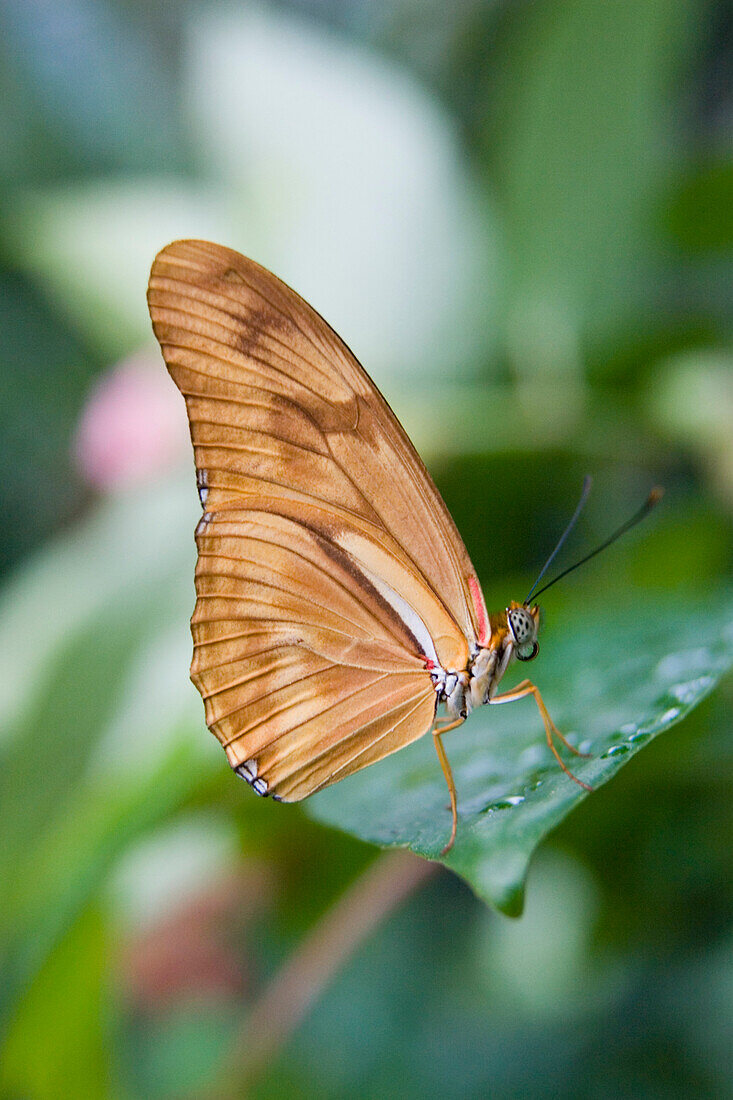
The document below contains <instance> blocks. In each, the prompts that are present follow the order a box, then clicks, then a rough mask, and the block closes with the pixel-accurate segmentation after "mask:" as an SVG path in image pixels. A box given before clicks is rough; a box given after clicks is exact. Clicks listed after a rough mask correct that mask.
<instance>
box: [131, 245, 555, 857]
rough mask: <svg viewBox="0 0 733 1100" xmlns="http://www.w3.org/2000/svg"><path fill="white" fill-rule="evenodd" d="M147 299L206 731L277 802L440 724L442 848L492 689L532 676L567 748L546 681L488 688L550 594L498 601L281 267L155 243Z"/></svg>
mask: <svg viewBox="0 0 733 1100" xmlns="http://www.w3.org/2000/svg"><path fill="white" fill-rule="evenodd" d="M148 303H149V308H150V313H151V317H152V320H153V327H154V331H155V334H156V336H157V338H158V341H159V343H160V345H161V348H162V351H163V355H164V357H165V361H166V364H167V366H168V370H169V372H170V374H171V376H172V377H173V379H174V381H175V383H176V385H177V386H178V388H179V390H180V391H181V393H182V394H183V396H184V397H185V399H186V406H187V412H188V418H189V424H190V429H191V439H192V442H193V447H194V456H195V464H196V480H197V487H198V492H199V498H200V501H201V507H202V515H201V518H200V520H199V522H198V525H197V527H196V543H197V546H198V562H197V566H196V594H197V600H196V607H195V610H194V614H193V617H192V620H191V629H192V634H193V641H194V656H193V661H192V665H191V678H192V679H193V681H194V683H195V684H196V686H197V688H198V689H199V691H200V692H201V695H202V697H203V699H204V704H205V712H206V721H207V724H208V726H209V728H210V729H211V731H212V732H213V733H214V734H215V736H216V737H217V738H218V739H219V741H220V742H221V743H222V745H223V746H224V749H225V751H226V754H227V757H228V760H229V763H230V764H231V766H232V768H234V770H235V771H236V772H237V773H238V774H239V775H240V776H242V778H244V779H245V780H246V781H247V782H248V783H249V784H250V785H251V786H252V788H253V789H254V790H255V791H256V792H257V793H258V794H261V795H273V796H274V797H275V798H277V799H280V800H282V801H297V800H299V799H302V798H306V797H307V796H308V795H310V794H312V793H313V792H314V791H317V790H320V789H321V788H323V787H325V786H327V785H329V784H331V783H335V782H337V781H338V780H340V779H342V778H344V777H345V776H348V775H350V774H352V773H354V772H356V771H359V770H360V769H361V768H364V767H366V766H367V765H369V764H371V763H374V762H375V761H377V760H380V759H382V758H383V757H384V756H387V755H388V754H390V753H392V752H395V751H397V750H398V749H400V748H402V747H404V746H405V745H408V744H410V743H411V742H412V741H414V740H417V739H418V738H419V737H422V736H424V734H426V733H428V732H431V731H432V733H433V736H434V738H435V745H436V749H437V751H438V756H439V759H440V762H441V766H442V767H443V771H444V773H445V775H446V779H447V781H448V786H449V790H450V792H451V803H452V807H453V830H452V834H451V840H450V842H449V846H450V844H451V843H452V841H453V837H454V836H455V827H456V820H457V811H456V796H455V786H454V784H453V779H452V775H451V773H450V767H449V765H448V762H447V758H446V757H445V753H444V751H443V747H442V743H441V741H440V737H441V734H442V733H443V732H445V730H446V729H448V728H453V727H454V726H457V725H459V724H461V723H462V722H463V721H464V720H465V718H466V717H467V716H468V714H469V713H470V711H471V710H472V709H474V708H475V707H477V706H479V705H482V704H483V703H487V702H488V703H494V702H503V701H509V699H510V698H522V697H523V696H524V695H527V694H534V695H535V698H536V699H537V702H538V705H539V706H540V711H541V713H542V715H543V721H544V722H545V730H546V733H547V738H548V743H549V744H550V747H551V749H552V751H553V752H554V753H555V755H556V756H557V751H556V749H555V747H554V745H553V744H552V733H553V732H557V731H556V730H555V727H554V726H553V725H552V723H551V721H550V719H549V716H548V715H547V714H546V711H545V709H544V704H542V702H541V699H540V698H539V693H538V692H537V689H536V688H535V687H534V685H532V684H530V683H529V681H523V682H522V683H521V684H520V685H518V686H517V687H516V688H515V689H513V691H512V692H509V693H506V694H504V695H501V696H499V695H497V687H498V684H499V681H500V680H501V678H502V676H503V675H504V672H505V671H506V669H507V667H508V665H509V663H510V662H511V660H512V659H513V657H515V656H516V657H518V658H519V659H520V660H529V659H531V658H532V657H533V656H535V655H536V652H537V645H536V633H537V627H538V622H539V619H538V616H539V612H538V609H537V608H536V607H529V606H526V605H523V604H511V605H510V606H509V608H507V610H506V611H504V612H501V613H500V614H499V615H497V616H491V617H490V616H489V615H488V613H487V611H486V605H485V602H484V597H483V594H482V592H481V587H480V584H479V582H478V578H477V576H476V573H475V570H474V568H473V565H472V564H471V561H470V558H469V556H468V553H467V551H466V548H465V546H464V545H463V542H462V540H461V537H460V535H459V533H458V531H457V529H456V527H455V524H454V523H453V520H452V518H451V516H450V513H449V512H448V510H447V508H446V507H445V504H444V503H443V501H442V498H441V497H440V494H439V493H438V490H437V489H436V487H435V485H434V483H433V481H432V479H431V478H430V475H429V474H428V472H427V470H426V469H425V467H424V465H423V464H422V462H421V460H420V458H419V456H418V454H417V452H416V451H415V449H414V447H413V446H412V444H411V443H410V440H409V439H408V437H407V436H406V434H405V432H404V431H403V429H402V427H401V425H400V424H399V422H398V421H397V419H396V417H395V416H394V414H393V413H392V411H391V409H390V408H389V406H388V405H387V403H386V401H385V400H384V398H383V397H382V395H381V394H380V393H379V391H378V390H377V388H376V386H375V385H374V383H373V382H372V381H371V379H370V378H369V377H368V375H367V374H366V373H365V372H364V370H363V368H362V367H361V366H360V364H359V363H358V362H357V360H356V359H355V357H354V356H353V354H352V353H351V352H350V350H349V349H348V348H347V347H346V345H345V344H344V343H343V341H341V340H340V338H339V337H338V336H337V335H336V333H335V332H334V331H333V330H332V329H331V328H330V327H329V326H328V325H327V324H326V322H325V321H324V320H323V318H321V317H320V316H319V315H318V314H317V313H316V312H315V311H314V310H313V309H312V308H311V307H310V306H309V305H308V304H307V303H306V302H304V301H303V299H302V298H300V297H299V296H298V295H297V294H296V293H295V292H294V291H292V290H291V289H290V288H289V287H287V286H286V285H285V284H284V283H282V282H281V281H280V280H279V279H278V278H276V276H274V275H272V274H271V273H270V272H268V271H266V270H265V269H264V268H262V267H260V266H259V265H258V264H256V263H254V262H253V261H252V260H248V259H246V258H245V257H243V256H240V255H239V254H238V253H236V252H233V251H232V250H231V249H227V248H223V247H222V246H220V245H215V244H211V243H209V242H206V241H177V242H174V243H173V244H171V245H169V246H168V247H167V248H165V249H163V251H162V252H161V253H159V255H158V256H157V257H156V260H155V262H154V264H153V268H152V271H151V276H150V284H149V288H148ZM441 705H442V706H443V707H444V711H445V715H444V717H445V721H446V722H447V724H444V725H443V726H442V727H441V726H439V725H438V724H437V722H436V715H437V711H438V708H439V707H440V706H441ZM558 759H559V757H558ZM561 765H562V762H561ZM562 766H563V767H564V765H562Z"/></svg>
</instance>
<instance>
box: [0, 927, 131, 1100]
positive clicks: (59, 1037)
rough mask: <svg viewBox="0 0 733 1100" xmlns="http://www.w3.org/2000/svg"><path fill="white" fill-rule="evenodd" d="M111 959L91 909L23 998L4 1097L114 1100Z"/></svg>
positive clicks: (6, 1051) (6, 1056)
mask: <svg viewBox="0 0 733 1100" xmlns="http://www.w3.org/2000/svg"><path fill="white" fill-rule="evenodd" d="M109 954H110V945H109V942H108V939H107V933H106V929H105V926H104V921H103V919H102V917H101V915H100V913H99V912H98V911H97V910H96V909H95V908H89V909H87V910H85V911H84V913H83V914H82V915H81V917H80V918H79V919H78V920H77V921H76V922H75V923H74V925H73V926H72V927H71V928H70V929H69V930H68V932H67V934H66V935H65V936H64V938H63V939H62V940H61V941H60V942H59V944H58V945H57V946H56V948H55V950H54V951H53V952H52V954H51V955H50V956H49V958H48V959H47V960H46V963H45V965H44V966H43V968H42V970H41V971H40V972H39V973H38V975H37V976H36V979H35V981H33V982H32V983H31V985H30V987H29V988H28V989H27V990H26V991H25V993H24V996H23V999H22V1001H21V1003H20V1006H19V1008H18V1011H17V1012H16V1014H15V1016H14V1019H13V1022H12V1025H11V1028H10V1031H9V1034H8V1038H7V1041H6V1043H5V1044H4V1046H3V1058H2V1069H1V1070H0V1093H1V1094H2V1095H3V1096H25V1097H28V1100H31V1098H33V1100H54V1097H59V1096H74V1097H76V1098H77V1100H105V1098H106V1097H109V1096H112V1095H113V1090H112V1087H111V1080H110V1077H111V1067H110V1065H109V1031H110V1025H111V1023H112V1019H111V1017H112V1016H113V1010H112V1008H111V1006H110V1004H109V1003H108V1001H107V1002H106V1001H105V983H106V979H107V971H108V967H109ZM39 1038H40V1042H41V1045H42V1051H40V1050H39Z"/></svg>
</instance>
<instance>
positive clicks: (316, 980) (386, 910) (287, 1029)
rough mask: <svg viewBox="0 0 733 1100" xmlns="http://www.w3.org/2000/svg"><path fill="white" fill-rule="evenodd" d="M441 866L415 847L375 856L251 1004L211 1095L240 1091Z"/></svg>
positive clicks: (210, 1092)
mask: <svg viewBox="0 0 733 1100" xmlns="http://www.w3.org/2000/svg"><path fill="white" fill-rule="evenodd" d="M438 868H439V864H437V863H429V862H428V861H427V860H424V859H420V858H419V857H418V856H414V855H412V854H411V853H409V852H387V853H385V854H384V855H382V856H380V857H379V858H378V859H376V860H375V861H374V862H373V863H372V864H370V866H369V867H368V868H367V869H366V871H364V873H363V874H362V875H360V876H359V878H358V879H357V880H356V881H355V882H354V883H352V885H351V886H350V887H349V888H348V889H347V890H346V891H345V893H344V894H342V896H341V897H340V898H339V899H338V900H337V901H336V902H335V903H334V904H333V905H332V906H331V908H330V909H328V910H327V912H326V913H325V915H324V916H323V917H322V918H321V920H319V922H318V923H317V924H316V926H315V927H314V928H313V929H312V930H311V931H310V932H309V933H308V935H307V936H306V937H305V938H304V940H303V941H302V942H301V943H300V945H299V946H298V947H297V948H296V950H295V951H294V953H293V954H292V955H291V956H290V958H289V959H287V960H286V962H285V963H284V964H283V966H282V967H281V968H280V970H279V971H278V973H277V974H276V975H275V977H274V978H273V980H272V981H271V982H270V984H269V985H268V986H267V987H266V988H265V990H264V991H263V993H262V995H261V996H260V997H259V999H258V1000H256V1001H255V1002H254V1004H253V1005H252V1006H251V1008H250V1010H249V1012H248V1013H247V1017H246V1019H245V1022H244V1026H243V1027H242V1029H241V1031H240V1033H239V1034H238V1036H237V1038H236V1040H235V1043H234V1048H233V1050H232V1052H231V1054H230V1056H229V1058H228V1059H227V1060H226V1062H225V1064H224V1066H223V1067H222V1071H221V1073H220V1074H219V1075H218V1079H217V1080H216V1081H215V1082H214V1086H213V1088H212V1089H211V1091H209V1092H207V1095H209V1096H211V1097H214V1096H215V1097H217V1098H218V1100H221V1098H222V1097H225V1096H237V1097H240V1098H241V1097H242V1096H244V1095H246V1094H247V1092H248V1091H249V1088H250V1086H251V1085H252V1084H253V1083H254V1082H255V1081H256V1080H257V1079H258V1078H259V1076H260V1074H261V1073H262V1072H263V1071H264V1070H265V1069H266V1067H267V1066H268V1064H269V1063H270V1062H271V1061H272V1060H273V1058H275V1057H276V1056H277V1052H278V1051H279V1049H280V1048H281V1047H282V1046H283V1044H284V1043H286V1042H287V1040H288V1038H289V1037H290V1035H291V1034H292V1033H293V1031H295V1029H296V1028H297V1026H298V1024H299V1023H300V1022H301V1020H302V1019H303V1017H304V1016H305V1015H306V1014H307V1012H308V1010H309V1008H310V1007H311V1005H312V1004H313V1003H314V1002H315V1001H317V1000H318V998H319V997H320V996H321V994H322V993H323V990H324V989H325V987H326V986H327V985H328V983H329V982H330V980H331V978H332V977H333V976H334V974H336V973H337V971H338V970H339V968H340V967H341V966H342V965H343V964H344V963H345V962H346V961H347V959H348V958H349V957H350V956H351V955H352V954H353V953H354V951H356V949H357V948H358V947H359V946H360V945H361V944H362V943H363V941H364V940H365V939H367V938H368V937H369V935H370V933H371V932H373V931H374V929H375V928H377V926H378V925H379V924H380V922H381V921H382V920H384V918H385V917H388V916H389V915H390V914H391V913H392V912H394V910H395V909H397V908H398V907H399V906H400V905H401V904H402V903H403V902H404V901H405V900H406V899H407V898H408V897H409V896H410V894H412V893H413V891H414V890H416V889H417V888H418V887H419V886H421V885H422V884H423V883H424V882H425V881H426V880H427V879H428V878H429V877H430V876H431V875H432V874H434V873H435V871H437V870H438Z"/></svg>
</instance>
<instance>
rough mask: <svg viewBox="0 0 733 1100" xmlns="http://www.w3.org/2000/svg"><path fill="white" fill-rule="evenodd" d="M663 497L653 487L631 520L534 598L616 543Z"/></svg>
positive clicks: (658, 487)
mask: <svg viewBox="0 0 733 1100" xmlns="http://www.w3.org/2000/svg"><path fill="white" fill-rule="evenodd" d="M663 496H664V489H663V488H662V487H661V485H655V486H654V488H653V489H652V491H651V493H650V494H649V496H648V497H647V498H646V500H645V501H644V503H643V504H642V506H641V508H640V509H639V511H638V512H635V513H634V515H633V516H632V517H631V519H627V520H626V523H622V524H621V526H620V527H619V529H618V530H617V531H614V532H613V534H612V535H609V537H608V538H607V539H606V541H605V542H602V543H601V545H600V546H597V547H596V548H595V550H591V552H590V554H586V555H585V557H584V558H581V559H580V561H576V562H575V564H574V565H570V566H568V568H567V569H563V571H562V573H558V575H557V576H556V577H555V578H554V580H551V581H550V583H549V584H546V585H545V586H544V588H540V590H539V592H535V596H539V595H540V594H541V593H542V592H546V591H547V589H548V588H551V587H552V586H553V584H557V582H558V581H559V580H562V578H563V577H567V575H568V573H572V572H573V570H574V569H578V568H579V567H580V566H581V565H585V563H586V562H587V561H590V559H591V558H594V557H595V556H596V554H600V553H601V551H602V550H605V549H606V548H607V547H609V546H610V545H611V543H613V542H615V541H616V539H620V538H621V536H622V535H625V534H626V532H627V531H630V530H631V528H632V527H636V525H637V523H641V521H642V520H643V519H645V518H646V516H648V515H649V513H650V512H651V510H652V508H654V506H655V505H656V504H659V501H660V500H661V499H662V497H663ZM581 503H582V499H581ZM579 510H580V508H578V509H576V515H575V516H573V519H572V520H571V523H570V527H572V525H573V523H574V522H575V519H576V518H577V512H578V511H579ZM566 534H567V531H566V532H565V535H566ZM565 535H563V537H562V539H560V543H559V544H558V546H560V545H562V542H563V540H564V538H565ZM555 553H557V548H556V549H555V551H553V554H552V557H551V558H550V561H552V558H554V556H555ZM548 564H549V563H548ZM546 568H547V566H545V569H546ZM544 571H545V570H544V569H543V570H542V573H544ZM542 573H540V576H539V577H538V578H537V579H538V581H539V579H540V578H541V577H542ZM536 587H537V582H535V584H534V585H533V586H532V591H533V590H534V589H535V588H536ZM530 595H531V592H530ZM527 599H529V596H528V597H527Z"/></svg>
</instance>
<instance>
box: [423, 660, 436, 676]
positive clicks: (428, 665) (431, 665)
mask: <svg viewBox="0 0 733 1100" xmlns="http://www.w3.org/2000/svg"><path fill="white" fill-rule="evenodd" d="M425 668H426V669H427V670H428V672H429V671H430V669H431V668H435V661H431V660H430V658H429V657H426V658H425Z"/></svg>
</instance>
